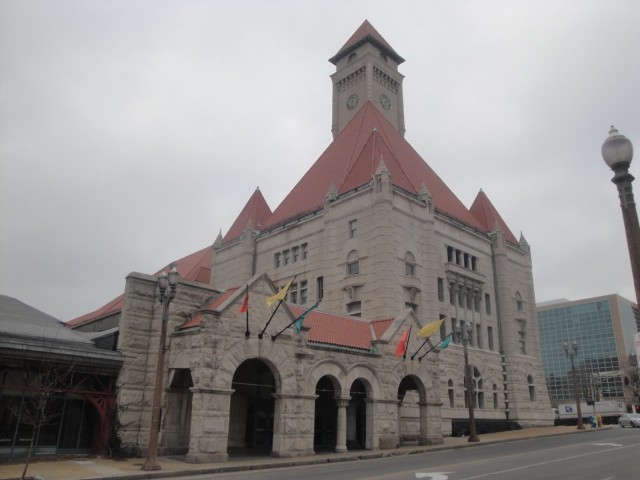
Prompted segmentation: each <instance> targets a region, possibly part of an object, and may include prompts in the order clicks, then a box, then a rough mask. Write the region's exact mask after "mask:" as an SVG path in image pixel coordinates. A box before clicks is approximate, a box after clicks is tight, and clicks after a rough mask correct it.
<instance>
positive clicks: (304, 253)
mask: <svg viewBox="0 0 640 480" xmlns="http://www.w3.org/2000/svg"><path fill="white" fill-rule="evenodd" d="M307 250H308V244H306V243H303V244H302V245H300V257H301V258H302V260H305V259H306V258H307Z"/></svg>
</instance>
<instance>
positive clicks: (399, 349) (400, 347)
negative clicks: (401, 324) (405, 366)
mask: <svg viewBox="0 0 640 480" xmlns="http://www.w3.org/2000/svg"><path fill="white" fill-rule="evenodd" d="M408 338H409V330H405V331H404V333H403V334H402V336H401V337H400V340H398V343H397V345H396V352H395V355H396V357H401V356H402V355H404V354H405V352H406V351H407V340H408Z"/></svg>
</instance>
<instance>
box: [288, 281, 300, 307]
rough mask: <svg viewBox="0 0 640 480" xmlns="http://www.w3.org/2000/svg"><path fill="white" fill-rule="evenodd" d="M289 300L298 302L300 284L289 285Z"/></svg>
mask: <svg viewBox="0 0 640 480" xmlns="http://www.w3.org/2000/svg"><path fill="white" fill-rule="evenodd" d="M289 301H290V302H291V303H298V284H297V283H292V284H291V286H290V287H289Z"/></svg>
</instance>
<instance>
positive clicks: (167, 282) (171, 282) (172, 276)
mask: <svg viewBox="0 0 640 480" xmlns="http://www.w3.org/2000/svg"><path fill="white" fill-rule="evenodd" d="M179 281H180V273H178V269H176V267H173V268H171V270H170V271H169V274H168V275H167V272H162V273H161V274H160V275H159V276H158V288H159V289H160V303H162V326H161V328H160V345H159V346H158V363H157V364H156V383H155V387H154V390H153V409H152V411H151V429H150V430H149V445H148V449H147V460H146V461H145V462H144V465H142V470H161V469H162V467H161V466H160V464H159V463H158V435H159V433H160V402H161V400H162V385H163V383H164V378H163V377H164V350H165V347H164V345H165V342H166V339H167V323H168V321H169V304H170V303H171V300H173V299H174V298H175V296H176V288H177V286H178V282H179Z"/></svg>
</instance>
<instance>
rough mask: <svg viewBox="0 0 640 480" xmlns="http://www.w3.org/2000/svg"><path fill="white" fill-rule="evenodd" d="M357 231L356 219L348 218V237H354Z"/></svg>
mask: <svg viewBox="0 0 640 480" xmlns="http://www.w3.org/2000/svg"><path fill="white" fill-rule="evenodd" d="M357 231H358V220H350V221H349V238H353V237H355V236H356V232H357Z"/></svg>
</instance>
